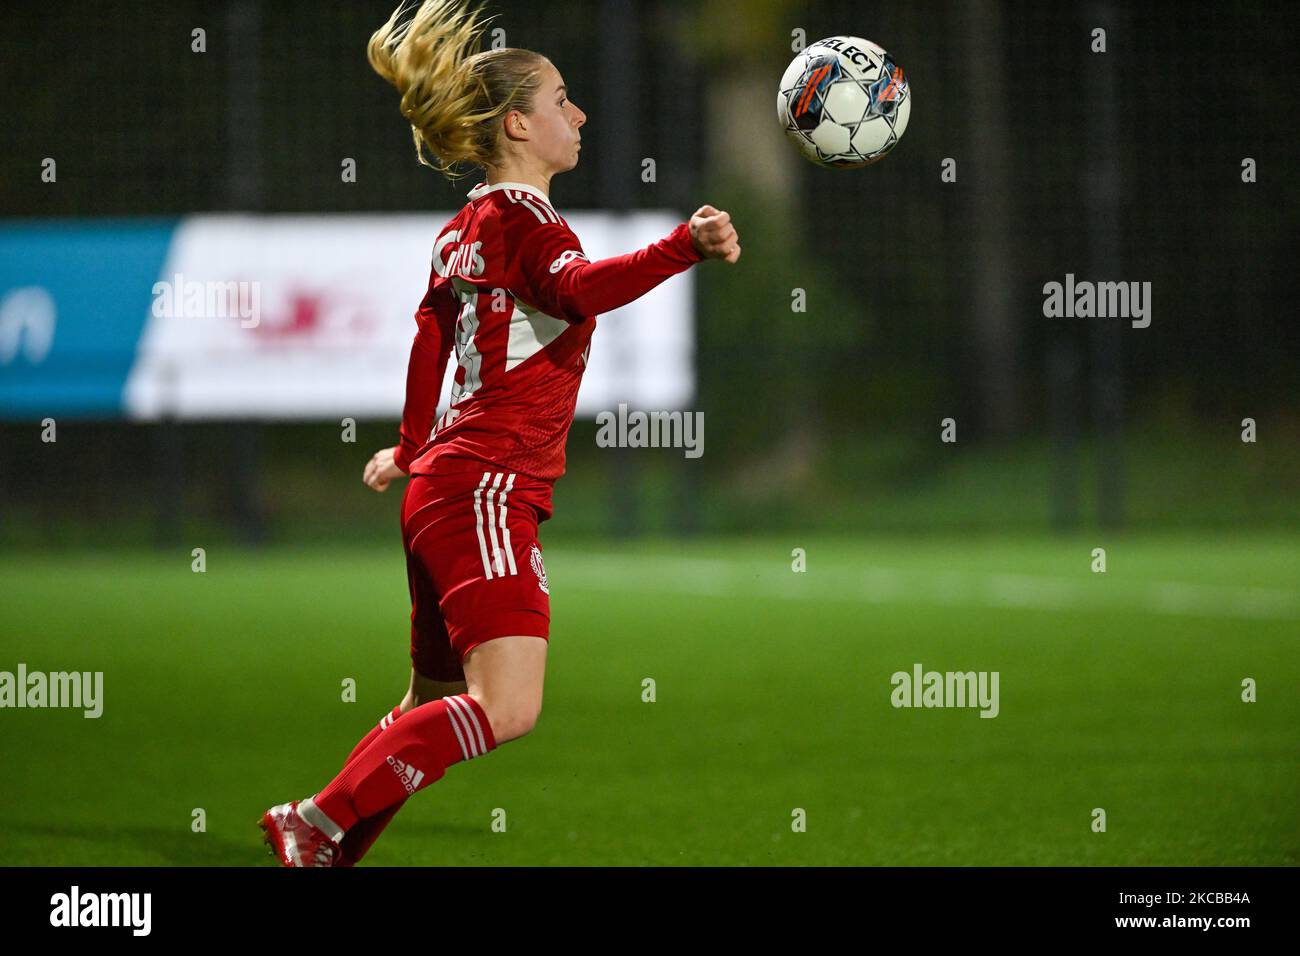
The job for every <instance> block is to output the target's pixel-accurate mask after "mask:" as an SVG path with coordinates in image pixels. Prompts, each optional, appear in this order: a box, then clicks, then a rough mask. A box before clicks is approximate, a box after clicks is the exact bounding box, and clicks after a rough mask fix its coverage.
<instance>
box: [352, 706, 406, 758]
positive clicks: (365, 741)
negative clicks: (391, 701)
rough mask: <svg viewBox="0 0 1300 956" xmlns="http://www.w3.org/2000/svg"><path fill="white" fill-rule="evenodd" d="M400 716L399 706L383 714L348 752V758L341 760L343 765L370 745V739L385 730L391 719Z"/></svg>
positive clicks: (393, 719)
mask: <svg viewBox="0 0 1300 956" xmlns="http://www.w3.org/2000/svg"><path fill="white" fill-rule="evenodd" d="M401 716H402V708H401V707H394V708H393V709H392V711H391V712H390V713H387V714H384V719H383V720H381V721H380V722H379V723H378V724H376V725H375V726H374V727H371V728H370V733H368V734H366V735H365V736H364V737H362V738H361V742H360V743H359V744H357V745H356V746H355V747H353V748H352V753H350V754H348V759H347V760H345V761H343V766H344V767H346V766H347V765H348V764H350V763H351V762H352V761H353V760H355V759H356V758H357V754H359V753H361V752H362V751H363V750H365V749H366V748H367V747H369V746H370V742H371V741H372V740H374V739H375V738H376V737H378V736H379V735H380V734H381V733H383V732H384V730H385V729H386V728H387V727H388V726H389V725H390V724H392V722H393V721H395V720H396V719H397V718H398V717H401Z"/></svg>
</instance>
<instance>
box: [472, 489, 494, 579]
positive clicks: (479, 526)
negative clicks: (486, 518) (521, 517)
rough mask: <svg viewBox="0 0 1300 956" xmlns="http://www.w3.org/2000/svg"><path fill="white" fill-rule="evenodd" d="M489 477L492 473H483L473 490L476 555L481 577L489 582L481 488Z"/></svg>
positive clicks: (490, 568)
mask: <svg viewBox="0 0 1300 956" xmlns="http://www.w3.org/2000/svg"><path fill="white" fill-rule="evenodd" d="M491 476H492V472H490V471H485V472H483V480H482V481H480V482H479V483H478V487H477V488H475V489H474V518H475V528H474V530H475V531H477V532H478V553H479V557H481V558H482V559H483V577H485V578H486V579H487V580H489V581H491V580H492V565H491V564H490V563H489V562H488V552H487V540H486V539H485V538H484V537H483V488H484V486H485V485H486V484H487V481H488V478H490V477H491Z"/></svg>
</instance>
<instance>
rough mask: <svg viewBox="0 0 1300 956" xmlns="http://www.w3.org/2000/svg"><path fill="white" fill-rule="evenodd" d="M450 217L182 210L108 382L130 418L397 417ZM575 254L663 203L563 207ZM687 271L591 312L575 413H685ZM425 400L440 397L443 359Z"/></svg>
mask: <svg viewBox="0 0 1300 956" xmlns="http://www.w3.org/2000/svg"><path fill="white" fill-rule="evenodd" d="M450 218H451V216H450V215H437V214H435V215H358V216H352V215H349V216H196V217H191V218H187V219H185V220H183V221H182V222H181V223H180V224H179V225H178V226H177V228H176V231H175V233H174V234H173V237H172V241H171V244H170V246H169V248H168V252H167V256H166V260H165V262H164V264H163V267H162V269H161V273H162V274H161V275H160V276H159V277H158V282H157V284H156V285H155V286H154V288H153V290H152V291H153V298H152V301H151V303H150V311H149V316H148V319H147V321H146V324H145V327H144V330H143V334H142V335H141V338H140V344H139V348H138V351H137V354H136V359H135V361H134V363H133V364H132V367H131V370H130V373H129V375H128V378H127V382H126V388H125V392H124V404H125V407H126V411H127V414H128V415H129V416H131V417H133V418H139V419H155V418H160V417H164V416H166V417H176V418H182V419H187V418H190V419H192V418H257V419H304V418H344V417H353V418H397V417H400V415H401V412H402V402H403V397H404V395H405V386H406V366H407V360H408V358H409V356H410V347H411V340H412V338H413V337H414V335H415V319H414V315H415V311H416V309H417V308H418V307H419V304H420V301H421V300H422V299H423V297H424V293H425V290H426V288H427V287H428V282H429V271H430V262H431V255H432V249H433V243H434V240H435V239H436V238H437V235H438V232H439V231H440V230H441V229H442V227H443V226H444V225H445V224H446V223H447V221H448V220H449V219H450ZM565 218H566V219H567V220H568V222H569V225H570V226H571V227H572V228H573V230H574V232H575V233H577V235H578V237H579V238H580V239H581V240H582V244H583V248H584V249H585V250H586V252H587V255H588V258H590V259H591V260H593V261H594V260H596V259H603V258H606V257H608V256H613V255H621V254H623V253H626V252H632V251H634V250H636V249H638V248H641V247H642V246H645V245H648V244H650V243H652V242H655V241H656V240H658V239H661V238H663V237H664V236H665V235H667V234H668V233H669V232H671V231H672V229H673V227H674V226H675V225H676V224H677V223H678V222H680V221H681V220H680V219H679V218H678V217H677V216H675V215H673V214H671V213H659V212H651V213H645V212H641V213H629V214H627V215H622V216H618V215H612V214H608V213H595V212H593V213H572V214H568V215H566V217H565ZM693 281H694V278H693V275H692V272H691V270H688V271H686V272H684V273H682V274H680V275H677V276H674V277H673V278H671V279H669V280H667V281H666V282H664V283H662V284H661V285H659V286H658V287H657V288H655V289H653V290H652V291H650V292H649V293H648V294H646V295H645V296H643V297H642V298H640V299H638V300H637V301H636V302H633V303H631V304H630V305H627V306H625V307H624V308H622V309H619V310H618V311H616V312H611V313H609V314H607V315H602V316H601V317H600V318H599V320H598V324H597V327H596V332H595V336H594V339H593V344H592V349H591V358H590V361H589V364H588V366H587V368H586V371H585V373H584V376H583V383H582V389H581V391H580V392H579V393H578V410H577V413H578V415H579V416H580V417H585V418H593V417H595V415H596V414H597V413H598V412H600V411H604V410H611V409H615V408H617V407H618V405H619V403H621V402H626V403H627V404H628V405H629V406H631V407H634V408H640V409H663V410H676V409H685V408H687V406H688V405H689V404H690V402H691V401H692V399H693V397H694V389H695V382H694V316H693V308H694V305H693V303H694V295H693V285H692V284H693ZM447 368H448V373H447V374H448V381H447V382H444V386H443V392H442V401H441V404H440V406H439V407H440V408H445V407H446V402H447V390H448V386H449V384H450V382H449V379H450V376H451V375H452V374H453V373H454V372H455V368H456V364H455V358H454V356H453V357H452V359H451V360H450V361H449V362H448V365H447Z"/></svg>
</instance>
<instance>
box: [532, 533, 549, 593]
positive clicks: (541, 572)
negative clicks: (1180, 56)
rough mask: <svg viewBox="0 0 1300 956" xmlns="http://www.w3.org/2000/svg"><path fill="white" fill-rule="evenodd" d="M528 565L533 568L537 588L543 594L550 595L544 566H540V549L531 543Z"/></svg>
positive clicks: (534, 543) (535, 543)
mask: <svg viewBox="0 0 1300 956" xmlns="http://www.w3.org/2000/svg"><path fill="white" fill-rule="evenodd" d="M528 563H529V564H531V565H532V566H533V574H535V575H537V586H538V587H539V588H541V589H542V593H543V594H550V593H551V589H550V588H549V587H547V586H546V566H545V565H544V564H542V549H541V548H539V547H538V546H537V542H536V541H534V542H533V546H532V548H531V549H530V551H529V555H528Z"/></svg>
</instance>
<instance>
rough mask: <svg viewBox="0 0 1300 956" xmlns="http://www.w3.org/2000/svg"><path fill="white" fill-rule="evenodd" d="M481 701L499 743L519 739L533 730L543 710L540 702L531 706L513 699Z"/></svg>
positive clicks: (493, 734)
mask: <svg viewBox="0 0 1300 956" xmlns="http://www.w3.org/2000/svg"><path fill="white" fill-rule="evenodd" d="M479 703H480V705H481V706H482V707H483V712H484V713H485V714H487V719H488V723H489V724H490V725H491V726H492V736H493V737H494V738H496V742H497V744H498V745H500V744H503V743H505V742H506V741H507V740H517V739H518V738H520V737H522V736H524V735H525V734H527V733H529V732H531V731H532V729H533V728H534V727H535V726H537V717H538V715H539V713H540V712H541V705H540V704H539V705H537V706H530V705H528V704H527V703H522V704H521V703H520V702H519V701H513V700H512V701H503V702H501V703H496V702H494V701H491V700H483V701H479Z"/></svg>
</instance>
